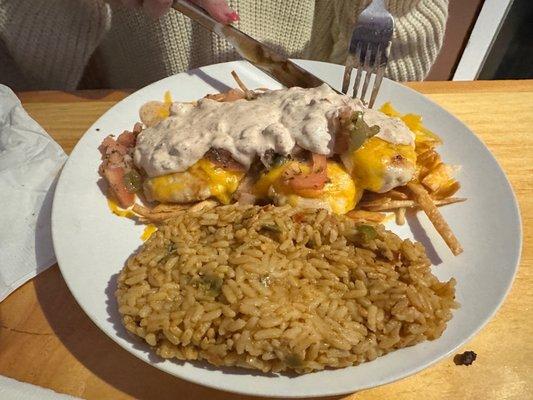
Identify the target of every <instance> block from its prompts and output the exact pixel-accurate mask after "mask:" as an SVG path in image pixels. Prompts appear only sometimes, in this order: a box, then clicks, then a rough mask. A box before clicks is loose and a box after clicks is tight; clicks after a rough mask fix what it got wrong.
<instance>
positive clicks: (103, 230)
mask: <svg viewBox="0 0 533 400" xmlns="http://www.w3.org/2000/svg"><path fill="white" fill-rule="evenodd" d="M299 63H300V64H301V65H302V66H303V67H305V68H307V69H309V70H310V71H312V72H314V73H315V74H316V75H318V76H319V77H321V78H322V79H324V80H326V81H328V82H329V83H330V84H331V85H332V86H334V87H339V86H340V83H341V76H342V67H340V66H338V65H332V64H326V63H318V62H310V61H301V62H299ZM233 69H235V70H236V71H237V72H238V73H239V75H240V77H241V78H242V79H243V81H244V82H245V83H246V84H247V85H248V86H249V87H251V88H254V87H260V86H268V87H271V88H278V87H279V85H277V84H276V82H274V81H273V80H272V79H270V78H268V77H267V76H266V75H264V74H263V73H261V72H260V71H259V70H257V69H256V68H254V67H252V66H251V65H250V64H248V63H246V62H232V63H225V64H218V65H211V66H208V67H205V68H200V69H199V70H193V71H190V72H188V73H183V74H178V75H176V76H172V77H169V78H166V79H163V80H161V81H159V82H155V83H153V84H152V85H150V86H147V87H145V88H143V89H141V90H139V91H137V92H135V93H134V94H132V95H131V96H129V97H127V98H126V99H124V100H123V101H121V102H120V103H118V104H116V105H115V106H114V107H112V108H111V109H110V110H109V111H107V112H106V113H105V114H104V115H103V116H102V117H101V118H100V119H99V120H98V121H96V123H95V124H94V125H93V126H92V127H91V128H90V129H89V130H88V131H87V133H86V134H85V135H84V136H83V137H82V138H81V139H80V141H79V142H78V144H77V145H76V147H75V149H74V150H73V151H72V154H71V155H70V158H69V160H68V162H67V163H66V165H65V167H64V169H63V172H62V174H61V178H60V179H59V183H58V185H57V188H56V192H55V197H54V204H53V211H52V233H53V239H54V248H55V252H56V256H57V259H58V262H59V266H60V268H61V272H62V274H63V277H64V278H65V281H66V282H67V285H68V287H69V288H70V290H71V291H72V294H73V295H74V297H75V298H76V300H77V301H78V303H79V304H80V306H81V307H82V308H83V310H84V311H85V312H86V313H87V315H88V316H89V317H90V318H91V319H92V320H93V321H94V323H95V324H96V325H98V327H99V328H100V329H102V330H103V331H104V332H105V333H106V334H107V335H108V336H109V337H111V338H112V339H113V340H114V341H115V342H117V343H118V344H119V345H120V346H122V347H123V348H124V349H126V350H127V351H129V352H130V353H132V354H134V355H135V356H137V357H139V358H140V359H142V360H144V361H146V362H147V363H149V364H151V365H153V366H155V367H157V368H159V369H161V370H163V371H166V372H168V373H170V374H173V375H175V376H178V377H180V378H183V379H187V380H190V381H192V382H195V383H198V384H201V385H206V386H210V387H213V388H217V389H222V390H227V391H232V392H239V393H244V394H250V395H264V396H281V397H299V396H325V395H334V394H344V393H348V392H354V391H357V390H360V389H364V388H369V387H373V386H377V385H382V384H385V383H388V382H392V381H394V380H397V379H400V378H403V377H405V376H408V375H410V374H413V373H415V372H417V371H420V370H422V369H423V368H426V367H427V366H429V365H431V364H433V363H435V362H436V361H438V360H440V359H441V358H443V357H446V356H447V355H449V354H450V353H452V352H453V351H454V350H455V349H456V348H457V347H459V346H460V345H462V344H463V343H465V342H466V341H468V340H469V339H470V338H471V337H472V336H473V335H474V334H475V333H476V332H477V331H479V330H480V329H481V328H482V327H483V325H485V324H486V323H487V321H488V320H489V319H490V318H491V317H492V316H493V315H494V313H495V312H496V310H497V309H498V307H499V306H500V305H501V303H502V301H503V299H504V298H505V295H506V294H507V292H508V290H509V288H510V286H511V283H512V280H513V277H514V275H515V273H516V270H517V266H518V260H519V257H520V249H521V243H522V231H521V224H520V218H519V213H518V206H517V202H516V199H515V197H514V194H513V192H512V189H511V186H510V185H509V182H508V181H507V178H506V177H505V175H504V173H503V171H502V170H501V168H500V167H499V165H498V163H497V162H496V160H495V159H494V157H493V156H492V155H491V154H490V152H489V151H488V150H487V148H486V147H485V146H484V145H483V143H482V142H481V141H480V140H479V139H478V138H477V137H476V136H475V135H474V134H473V133H472V132H471V131H470V130H469V129H468V128H467V127H466V126H465V125H463V124H462V123H461V122H460V121H459V120H457V119H456V118H455V117H453V116H452V115H450V114H449V113H448V112H446V111H445V110H443V109H442V108H440V107H439V106H437V105H436V104H434V103H432V102H431V101H430V100H428V99H427V98H425V97H424V96H422V95H420V94H418V93H416V92H414V91H412V90H410V89H408V88H406V87H405V86H402V85H400V84H398V83H395V82H392V81H390V80H384V82H383V84H382V86H381V91H380V94H379V96H378V100H377V104H381V103H383V102H385V101H388V100H391V101H392V102H393V104H394V105H395V106H396V107H397V108H398V109H399V110H400V111H402V112H413V113H417V114H421V115H422V116H423V117H424V122H425V123H426V124H427V126H428V127H429V128H430V129H432V130H434V131H435V132H437V133H438V134H439V135H441V137H442V138H443V139H444V142H445V143H444V145H443V146H442V147H441V148H440V150H439V151H440V153H441V154H442V157H443V159H444V160H445V161H446V162H449V163H452V164H460V165H462V170H461V172H460V176H459V179H460V181H461V184H462V189H461V191H460V193H459V194H460V195H461V196H465V197H468V201H467V202H465V203H460V204H455V205H450V206H447V207H444V208H442V209H441V210H442V212H443V214H444V216H445V218H446V220H447V221H449V223H450V225H451V226H452V228H453V230H454V232H455V233H456V234H457V236H458V238H459V239H460V241H461V242H462V244H463V246H464V248H465V251H464V253H463V254H461V255H460V256H459V257H454V256H453V255H452V254H451V253H450V251H449V250H448V249H447V247H446V246H445V244H444V242H443V241H442V239H441V238H440V237H439V236H438V234H437V233H436V232H435V229H433V227H432V226H431V225H430V223H429V221H428V220H427V219H426V217H425V216H424V215H421V214H419V216H418V218H417V219H414V220H411V221H410V226H403V227H398V226H395V225H391V226H390V227H389V228H391V229H392V230H393V231H395V232H396V233H398V234H399V235H400V236H402V237H411V238H415V239H416V240H419V241H421V242H422V243H424V245H425V246H426V248H427V251H428V254H429V255H430V258H431V259H432V261H433V263H434V264H436V266H435V267H433V271H434V272H435V274H436V275H437V276H438V277H439V278H440V279H441V280H442V279H449V278H450V277H455V278H456V279H457V299H458V301H459V302H460V303H461V305H462V306H461V308H460V309H459V310H457V311H455V313H454V317H453V319H452V320H451V322H450V323H449V326H448V329H447V330H446V331H445V332H444V334H443V335H442V337H441V338H439V339H438V340H435V341H431V342H425V343H421V344H418V345H416V346H414V347H410V348H406V349H402V350H399V351H396V352H393V353H391V354H388V355H386V356H384V357H380V358H378V359H377V360H375V361H372V362H369V363H366V364H362V365H359V366H356V367H349V368H343V369H337V370H328V371H321V372H315V373H312V374H307V375H302V376H297V377H289V376H286V375H279V376H276V375H274V376H273V375H270V376H269V375H264V374H260V373H257V372H251V371H247V370H242V369H232V368H224V369H217V368H213V367H211V366H209V365H208V364H204V363H188V362H185V363H182V362H176V361H168V360H166V361H165V360H162V359H159V358H158V357H156V356H155V355H154V354H153V353H152V352H151V351H149V349H148V347H147V346H145V345H143V344H142V343H141V342H140V341H139V340H135V338H132V337H131V336H129V335H127V334H126V332H125V330H124V328H123V327H122V325H121V323H120V317H119V315H118V312H117V307H116V302H115V298H114V291H115V281H116V277H117V273H118V272H119V271H120V269H121V268H122V266H123V264H124V261H125V260H126V259H127V257H128V256H129V255H130V254H131V253H132V252H133V251H134V250H135V249H136V248H137V247H138V246H139V245H140V244H141V240H140V235H141V233H142V230H143V227H142V226H139V225H135V224H134V223H133V221H131V220H128V219H125V218H118V217H116V216H115V215H113V214H111V212H110V211H109V209H108V206H107V203H106V197H105V196H104V194H103V193H102V191H101V190H100V188H99V186H98V185H97V182H98V180H99V176H98V173H97V170H98V165H99V163H100V155H99V153H98V150H97V147H98V145H99V144H100V142H101V141H102V139H103V138H104V137H105V136H106V135H108V134H111V133H113V134H118V133H121V132H122V131H123V130H124V129H130V128H131V127H132V126H133V124H134V123H135V122H136V121H137V119H138V110H139V107H140V106H141V105H142V104H143V103H144V102H146V101H149V100H154V99H162V97H163V93H164V92H165V91H166V90H170V91H171V92H172V96H173V98H174V100H178V101H180V100H195V99H198V98H200V97H202V96H204V95H205V94H207V93H212V92H214V91H221V90H225V89H227V88H228V87H234V86H235V84H234V82H233V80H232V78H231V75H230V72H231V70H233Z"/></svg>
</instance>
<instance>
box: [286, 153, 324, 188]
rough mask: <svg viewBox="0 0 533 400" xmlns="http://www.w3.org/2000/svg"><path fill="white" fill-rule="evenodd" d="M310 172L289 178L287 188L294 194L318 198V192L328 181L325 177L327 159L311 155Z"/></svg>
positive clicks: (322, 156)
mask: <svg viewBox="0 0 533 400" xmlns="http://www.w3.org/2000/svg"><path fill="white" fill-rule="evenodd" d="M311 162H312V166H311V172H309V173H307V174H304V173H300V174H297V175H294V176H292V177H290V179H289V181H288V185H289V187H290V188H291V189H292V190H293V191H294V192H295V193H296V194H300V195H302V196H305V197H318V196H320V190H322V189H323V188H324V185H325V184H326V182H327V181H328V175H327V165H328V164H327V159H326V156H325V155H323V154H315V153H312V155H311Z"/></svg>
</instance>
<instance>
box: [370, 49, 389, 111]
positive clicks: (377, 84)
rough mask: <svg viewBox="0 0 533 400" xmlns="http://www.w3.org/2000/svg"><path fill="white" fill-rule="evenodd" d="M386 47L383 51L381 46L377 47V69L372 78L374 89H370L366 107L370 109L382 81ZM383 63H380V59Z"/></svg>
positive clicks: (385, 64)
mask: <svg viewBox="0 0 533 400" xmlns="http://www.w3.org/2000/svg"><path fill="white" fill-rule="evenodd" d="M387 51H388V46H387V47H386V48H385V49H383V46H382V44H379V45H378V48H377V55H376V63H375V65H377V67H378V69H377V71H376V77H375V78H374V87H373V88H372V93H371V95H370V101H369V102H368V107H370V108H372V107H373V106H374V102H375V101H376V97H377V95H378V92H379V87H380V86H381V81H382V80H383V75H384V74H385V68H386V66H387V63H386V60H387V54H386V52H387ZM382 58H383V61H385V62H382V60H381V59H382Z"/></svg>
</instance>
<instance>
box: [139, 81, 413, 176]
mask: <svg viewBox="0 0 533 400" xmlns="http://www.w3.org/2000/svg"><path fill="white" fill-rule="evenodd" d="M344 107H349V108H351V109H352V110H353V111H358V110H360V111H363V112H364V113H363V118H364V119H365V122H367V124H369V125H378V126H379V127H380V132H379V133H378V134H377V137H380V138H382V139H383V140H386V141H388V142H391V143H395V144H407V145H413V144H414V135H413V133H412V132H411V131H410V130H409V129H408V128H407V127H406V126H405V124H404V123H403V122H402V121H401V120H399V119H396V118H390V117H388V116H386V115H385V114H383V113H381V112H379V111H376V110H372V109H367V108H366V107H364V106H363V104H362V103H361V101H359V100H357V99H352V98H351V97H349V96H345V95H340V94H338V93H336V92H334V91H333V90H332V89H331V88H330V87H329V86H327V85H325V84H324V85H322V86H319V87H317V88H313V89H302V88H297V87H294V88H290V89H282V90H272V91H268V92H265V93H262V94H260V95H259V96H258V98H257V99H255V100H252V101H247V100H237V101H234V102H226V103H221V102H217V101H214V100H210V99H202V100H200V101H198V103H197V105H193V104H190V103H174V104H173V105H172V107H171V116H170V117H168V118H166V119H165V120H163V121H161V122H160V123H159V124H157V125H155V126H153V127H150V128H147V129H145V130H143V132H142V133H141V134H140V135H139V136H138V138H137V145H136V147H135V153H134V160H135V163H136V165H137V166H138V167H141V168H143V169H144V170H145V172H146V173H147V174H148V176H150V177H153V176H159V175H165V174H169V173H172V172H181V171H185V170H186V169H187V168H188V167H190V166H191V165H192V164H194V163H195V162H196V161H198V160H199V159H200V158H202V157H203V155H204V154H205V153H206V152H207V151H208V150H209V149H210V148H212V147H213V148H219V149H224V150H227V151H229V152H230V153H231V155H232V156H233V158H234V159H235V160H236V161H238V162H240V163H241V164H243V165H244V166H245V167H246V168H248V167H249V166H250V164H251V163H252V161H253V160H254V159H255V157H256V156H261V155H262V154H264V153H265V152H266V151H267V150H274V151H275V152H276V153H279V154H283V155H288V154H290V153H291V151H292V150H293V148H294V147H295V145H298V146H300V147H302V148H304V149H306V150H309V151H312V152H314V153H318V154H325V155H330V154H331V151H332V150H331V149H332V148H333V138H334V137H335V133H336V130H337V128H338V124H337V123H336V117H338V113H339V110H340V109H341V108H344Z"/></svg>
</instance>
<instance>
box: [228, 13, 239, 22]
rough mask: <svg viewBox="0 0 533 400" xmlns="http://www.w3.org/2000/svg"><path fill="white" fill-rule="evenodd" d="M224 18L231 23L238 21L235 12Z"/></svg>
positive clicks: (237, 15)
mask: <svg viewBox="0 0 533 400" xmlns="http://www.w3.org/2000/svg"><path fill="white" fill-rule="evenodd" d="M226 17H228V19H229V20H230V21H231V22H237V21H239V20H240V18H239V14H237V12H236V11H233V12H231V13H228V14H226Z"/></svg>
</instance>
